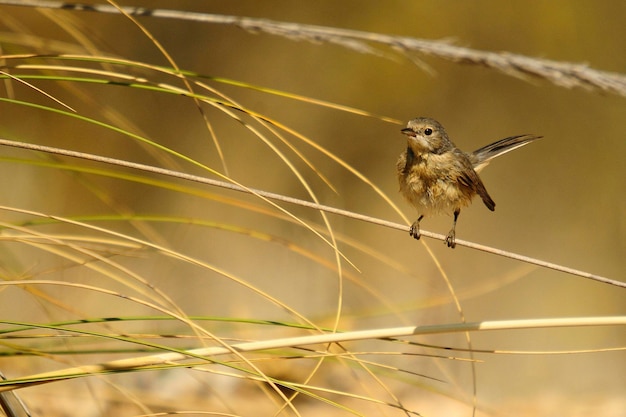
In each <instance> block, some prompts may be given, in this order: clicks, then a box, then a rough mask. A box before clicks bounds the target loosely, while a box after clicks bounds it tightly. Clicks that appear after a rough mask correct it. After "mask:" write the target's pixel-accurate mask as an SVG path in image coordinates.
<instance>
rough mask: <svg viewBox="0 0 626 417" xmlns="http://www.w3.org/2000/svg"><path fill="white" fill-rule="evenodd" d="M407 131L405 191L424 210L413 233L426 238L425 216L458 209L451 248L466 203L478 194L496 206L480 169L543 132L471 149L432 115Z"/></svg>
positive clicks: (400, 168) (402, 164)
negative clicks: (457, 142)
mask: <svg viewBox="0 0 626 417" xmlns="http://www.w3.org/2000/svg"><path fill="white" fill-rule="evenodd" d="M401 132H402V133H403V134H404V135H406V136H407V147H406V150H405V151H404V152H403V153H402V154H401V155H400V157H399V158H398V162H397V164H396V172H397V175H398V182H399V183H400V192H401V194H402V195H403V196H404V198H405V199H406V200H407V201H408V202H409V203H410V204H411V205H412V206H414V207H415V208H416V209H417V213H418V217H417V220H415V222H413V224H412V225H411V227H410V229H409V234H410V235H411V236H412V237H413V238H415V239H419V238H420V236H421V234H420V221H421V220H422V219H423V218H424V216H430V215H435V214H440V213H453V215H454V222H453V224H452V229H451V230H450V232H449V233H448V235H447V236H446V239H445V243H446V244H447V245H448V247H450V248H454V247H455V246H456V241H455V239H456V223H457V220H458V218H459V214H460V213H461V208H463V207H467V206H469V205H470V203H471V202H472V198H473V197H474V196H475V195H478V196H479V197H480V198H481V199H482V201H483V203H484V204H485V206H487V208H488V209H489V210H491V211H494V210H495V208H496V203H495V202H494V201H493V199H492V198H491V196H490V195H489V193H488V192H487V189H486V188H485V185H484V184H483V182H482V180H481V179H480V177H479V176H478V173H479V172H480V171H481V170H482V169H483V168H484V167H485V166H487V164H489V162H491V160H492V159H494V158H496V157H498V156H500V155H503V154H505V153H507V152H510V151H512V150H514V149H517V148H519V147H521V146H524V145H527V144H529V143H530V142H532V141H534V140H537V139H540V138H542V137H543V136H537V135H529V134H524V135H517V136H510V137H507V138H504V139H501V140H498V141H496V142H494V143H491V144H489V145H486V146H483V147H482V148H479V149H477V150H475V151H474V152H472V153H466V152H463V151H462V150H460V149H459V148H457V147H456V145H455V144H454V143H453V142H452V141H451V140H450V138H449V137H448V134H447V133H446V131H445V129H444V128H443V126H442V125H441V124H440V123H439V122H438V121H436V120H434V119H431V118H429V117H418V118H415V119H412V120H410V121H409V122H408V124H407V126H406V128H404V129H402V130H401Z"/></svg>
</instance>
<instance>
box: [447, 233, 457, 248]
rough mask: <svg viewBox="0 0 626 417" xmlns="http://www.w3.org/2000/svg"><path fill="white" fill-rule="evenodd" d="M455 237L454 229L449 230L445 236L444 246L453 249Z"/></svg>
mask: <svg viewBox="0 0 626 417" xmlns="http://www.w3.org/2000/svg"><path fill="white" fill-rule="evenodd" d="M455 237H456V232H455V231H454V229H452V230H450V233H448V236H446V244H447V245H448V247H449V248H452V249H454V247H455V246H456V242H455V241H454V240H455Z"/></svg>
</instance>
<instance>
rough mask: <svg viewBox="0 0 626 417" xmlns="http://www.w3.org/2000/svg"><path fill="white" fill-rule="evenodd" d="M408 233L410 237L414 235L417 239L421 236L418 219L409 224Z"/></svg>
mask: <svg viewBox="0 0 626 417" xmlns="http://www.w3.org/2000/svg"><path fill="white" fill-rule="evenodd" d="M409 235H411V237H414V238H415V239H416V240H419V238H420V237H422V234H421V233H420V222H419V220H416V221H415V222H414V223H413V224H412V225H411V228H410V229H409Z"/></svg>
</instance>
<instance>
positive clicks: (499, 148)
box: [469, 135, 543, 172]
mask: <svg viewBox="0 0 626 417" xmlns="http://www.w3.org/2000/svg"><path fill="white" fill-rule="evenodd" d="M542 137H543V136H536V135H518V136H510V137H508V138H504V139H501V140H499V141H497V142H494V143H491V144H489V145H486V146H483V147H482V148H480V149H476V150H475V151H474V152H472V153H471V154H470V155H469V157H470V161H471V162H472V165H473V166H474V170H475V171H476V172H479V171H480V170H481V169H483V168H484V167H486V166H487V164H489V162H491V160H492V159H493V158H495V157H497V156H500V155H504V154H505V153H507V152H511V151H512V150H514V149H517V148H519V147H521V146H524V145H526V144H528V143H530V142H532V141H534V140H537V139H540V138H542Z"/></svg>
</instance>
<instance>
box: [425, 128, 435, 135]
mask: <svg viewBox="0 0 626 417" xmlns="http://www.w3.org/2000/svg"><path fill="white" fill-rule="evenodd" d="M424 134H425V135H426V136H430V135H432V134H433V130H432V129H431V128H430V127H427V128H426V129H424Z"/></svg>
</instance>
